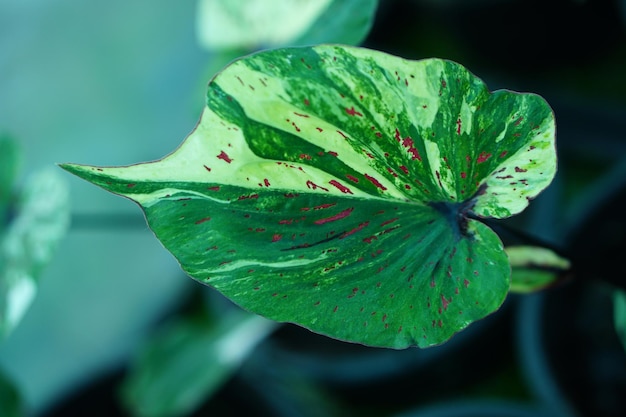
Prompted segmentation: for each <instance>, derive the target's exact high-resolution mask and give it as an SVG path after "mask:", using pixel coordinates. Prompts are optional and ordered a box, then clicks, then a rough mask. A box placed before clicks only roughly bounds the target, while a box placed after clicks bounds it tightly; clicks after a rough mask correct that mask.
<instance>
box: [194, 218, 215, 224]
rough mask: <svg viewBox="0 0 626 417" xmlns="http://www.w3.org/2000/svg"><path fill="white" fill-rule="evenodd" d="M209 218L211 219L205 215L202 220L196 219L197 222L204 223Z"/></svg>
mask: <svg viewBox="0 0 626 417" xmlns="http://www.w3.org/2000/svg"><path fill="white" fill-rule="evenodd" d="M209 220H211V218H210V217H204V218H202V219H200V220H196V224H201V223H204V222H208V221H209Z"/></svg>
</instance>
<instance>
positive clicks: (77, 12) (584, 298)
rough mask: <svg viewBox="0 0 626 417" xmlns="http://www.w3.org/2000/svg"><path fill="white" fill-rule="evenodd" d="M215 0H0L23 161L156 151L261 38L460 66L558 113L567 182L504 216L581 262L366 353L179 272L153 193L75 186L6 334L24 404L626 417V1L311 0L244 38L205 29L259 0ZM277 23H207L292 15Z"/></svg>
mask: <svg viewBox="0 0 626 417" xmlns="http://www.w3.org/2000/svg"><path fill="white" fill-rule="evenodd" d="M210 3H211V2H209V1H201V2H182V3H175V4H168V3H162V4H159V5H158V6H157V5H154V3H153V2H150V1H148V0H134V1H121V0H113V1H111V2H108V3H106V4H98V5H95V4H93V3H88V2H87V3H85V2H78V1H75V0H55V1H52V2H43V1H31V2H4V3H0V126H4V127H6V128H7V129H8V130H9V131H11V132H14V134H15V137H16V138H19V140H20V145H21V146H20V148H21V149H23V150H24V152H23V160H24V163H23V166H27V167H31V166H34V167H38V166H45V165H48V166H52V165H53V164H54V163H57V162H64V161H85V162H86V163H90V164H94V165H106V164H111V163H115V164H118V163H131V162H135V161H137V160H152V159H155V158H158V157H160V156H161V155H163V154H165V153H166V152H167V151H168V150H169V149H170V148H171V145H172V142H171V141H172V138H181V139H182V138H183V137H184V136H185V135H186V134H187V133H188V131H189V127H190V126H193V123H195V121H196V120H197V118H198V116H199V111H200V109H201V108H202V102H203V98H204V91H205V87H204V85H206V81H207V80H208V79H209V78H210V77H211V76H212V75H214V74H215V73H216V72H217V71H218V70H219V69H221V68H223V67H224V65H226V64H227V63H228V62H229V61H230V60H232V59H234V58H236V57H239V56H241V55H244V54H246V53H249V52H252V51H253V50H257V49H259V48H265V47H273V46H286V45H300V44H302V45H304V44H313V43H321V42H340V43H348V44H362V45H364V46H368V47H371V48H374V49H379V50H382V51H385V52H389V53H393V54H396V55H400V56H403V57H406V58H412V59H418V58H427V57H431V56H437V57H442V58H449V59H453V60H455V61H457V62H461V63H463V64H464V65H465V66H466V67H468V68H470V69H471V70H472V71H473V72H475V73H477V74H480V75H481V76H482V77H483V78H484V79H485V81H486V82H487V84H488V85H489V86H490V87H491V88H492V89H495V88H501V87H507V88H513V89H515V90H518V91H533V92H537V93H539V94H541V95H542V96H543V97H545V98H546V99H547V101H548V102H549V103H550V104H551V105H552V107H553V108H554V110H555V114H556V119H557V135H558V140H557V143H558V147H559V158H560V160H559V169H560V171H559V173H558V175H557V179H556V181H555V182H554V184H553V185H552V186H551V187H550V188H549V189H548V190H547V192H545V193H544V194H543V195H542V196H541V197H540V198H539V199H537V200H536V201H535V202H534V204H533V206H532V207H531V208H530V210H529V211H528V212H527V213H525V214H524V215H523V216H521V217H520V218H515V219H511V221H507V222H506V226H507V227H508V228H512V229H516V230H521V231H523V232H525V233H526V234H528V235H533V236H537V237H539V238H540V239H541V240H542V241H544V242H549V243H551V244H553V245H554V246H555V247H558V248H559V249H560V252H564V253H566V254H567V255H568V258H569V259H570V260H571V261H572V264H573V267H574V274H573V276H572V277H570V282H566V283H564V284H563V285H560V286H556V287H555V288H551V289H547V290H544V291H543V292H541V293H538V294H533V295H524V296H521V297H515V296H513V297H510V298H509V300H508V301H507V302H506V303H505V305H504V306H503V308H502V309H501V310H500V311H499V312H498V313H497V314H496V315H494V316H492V317H489V318H487V319H485V320H484V321H483V322H480V323H477V324H476V326H475V327H473V328H472V329H470V330H468V331H467V333H466V332H464V333H462V334H459V335H457V336H455V338H454V339H453V340H452V341H451V342H449V343H447V344H445V345H443V346H440V347H436V348H431V349H427V350H405V351H387V350H380V349H368V348H364V347H362V346H357V345H347V344H342V343H340V342H334V341H331V340H328V339H325V338H320V337H316V336H315V335H312V334H310V333H308V332H306V331H302V330H300V329H297V328H294V327H293V326H290V325H284V326H280V327H276V326H275V325H274V324H270V323H267V322H266V321H263V320H262V319H258V318H256V317H253V316H252V317H251V316H249V315H246V314H243V313H240V312H239V311H238V310H237V309H235V308H233V307H232V306H231V304H230V303H229V302H228V301H225V300H224V299H223V298H221V297H219V296H218V295H216V294H215V293H213V292H211V291H210V290H207V289H205V288H198V287H199V286H197V285H194V284H193V282H191V280H190V279H184V278H183V277H181V274H180V272H179V269H178V265H176V263H175V262H174V261H173V260H172V259H171V257H170V256H169V254H167V252H166V251H165V250H164V249H163V248H161V247H160V246H159V245H158V243H156V242H155V239H154V237H153V235H152V234H151V233H150V231H149V230H148V229H147V228H146V226H145V223H144V219H143V218H142V217H141V215H139V214H138V213H137V212H136V210H135V207H129V206H131V205H129V204H127V202H124V201H119V200H121V199H118V198H116V197H114V196H108V195H106V193H102V192H101V191H100V190H98V189H96V188H95V187H90V186H89V185H88V184H83V183H81V182H80V181H77V180H74V179H69V180H68V182H70V185H71V187H72V195H71V211H72V227H71V229H70V231H69V234H68V235H67V237H66V238H65V239H64V240H63V241H62V242H61V244H60V246H59V248H58V253H57V255H56V256H55V257H53V259H52V260H51V261H50V264H49V265H48V267H47V268H46V269H44V270H43V272H42V273H41V278H42V279H41V281H40V285H39V288H38V296H37V297H36V298H35V300H34V302H33V304H32V306H31V308H30V309H28V311H27V313H26V314H25V315H24V317H23V320H22V321H21V323H20V324H19V325H18V326H17V327H16V328H15V329H14V331H13V332H12V334H10V335H9V337H8V338H7V339H6V340H5V341H4V342H2V343H0V366H1V367H2V369H3V370H4V372H5V374H6V379H7V380H9V381H11V383H10V384H8V385H7V384H6V383H4V382H0V404H1V405H2V406H5V407H13V409H14V411H7V415H10V414H8V413H9V412H13V413H14V414H15V415H18V414H17V413H18V411H17V410H15V407H18V404H19V403H20V402H23V403H24V405H25V407H24V408H25V409H26V410H27V414H29V415H41V416H56V415H62V416H71V415H85V414H89V415H97V413H98V412H100V413H102V414H101V415H107V416H113V415H128V414H130V415H176V414H179V415H180V413H183V414H190V415H233V414H235V415H239V414H248V415H273V416H275V415H279V416H292V415H303V416H309V415H324V416H329V415H342V416H345V415H372V416H391V415H403V416H434V415H439V416H473V415H480V416H489V415H499V416H506V415H516V416H519V415H534V416H541V415H550V416H559V415H561V416H574V415H594V416H619V415H622V414H623V411H624V408H625V407H626V405H625V403H624V398H623V392H624V391H625V390H626V359H625V356H626V355H624V346H622V345H620V338H619V337H618V334H619V335H621V340H622V342H623V341H624V333H625V331H626V330H625V328H626V309H625V308H624V297H623V291H624V289H625V287H626V285H625V284H624V278H623V273H622V272H621V271H623V266H622V263H621V254H623V252H624V249H625V247H626V225H625V221H624V218H623V207H624V204H626V162H625V161H626V138H625V137H624V133H623V132H624V131H626V124H625V123H626V121H625V119H624V117H623V115H624V114H625V112H626V80H625V79H624V77H623V73H624V69H625V68H626V42H625V40H626V35H625V30H624V26H625V22H624V17H625V11H626V7H625V5H624V2H623V1H618V0H614V1H594V0H588V1H583V2H580V1H573V0H571V1H568V0H562V1H558V2H553V3H550V4H546V3H545V2H541V1H538V0H500V1H488V2H486V1H479V0H476V1H471V2H467V1H454V0H449V1H426V0H421V1H420V0H413V1H409V0H397V1H393V0H384V1H381V2H380V4H377V2H360V1H343V2H342V1H338V0H337V1H332V2H319V4H317V6H316V7H311V8H306V7H299V6H295V7H296V10H299V11H304V10H307V11H309V12H311V15H310V16H309V17H307V18H305V17H304V16H302V17H299V18H298V20H297V21H298V22H301V23H300V24H302V25H303V26H304V25H305V24H304V23H302V22H309V23H310V26H309V27H308V29H307V30H306V31H303V30H295V29H293V30H292V31H286V32H281V31H277V30H276V29H278V26H279V25H278V24H276V25H273V26H272V27H271V29H272V31H273V33H274V35H272V36H267V37H264V36H263V35H262V34H259V33H258V32H254V31H252V30H250V31H248V29H250V26H251V27H253V28H254V30H255V31H256V30H261V31H262V29H263V27H267V25H266V24H258V23H257V24H254V23H252V24H250V23H249V24H248V26H249V27H247V28H245V30H243V31H244V32H245V33H254V34H255V35H254V36H253V37H251V36H248V37H244V38H245V39H244V42H243V43H240V44H238V45H235V44H232V43H231V44H222V45H220V44H219V43H216V42H214V41H211V40H210V39H211V36H215V31H206V32H205V31H203V30H201V29H200V28H202V27H203V24H202V23H200V26H197V27H196V26H194V22H197V21H199V22H204V21H205V19H209V22H210V19H211V16H215V15H216V14H218V13H229V14H230V15H231V16H236V15H237V13H238V11H241V9H239V8H238V7H239V5H240V4H241V2H234V1H233V2H229V1H227V0H226V1H224V2H217V1H216V2H213V4H210ZM256 3H257V4H265V5H273V4H275V3H276V2H272V1H265V2H261V1H259V2H256ZM296 3H298V2H294V3H293V4H296ZM322 3H324V5H325V6H326V8H323V7H321V6H320V4H322ZM248 4H251V3H248ZM220 7H221V11H219V12H216V11H215V8H217V9H218V10H220ZM258 7H259V6H251V7H250V9H249V11H253V10H260V9H259V8H258ZM212 8H213V9H212ZM211 10H213V11H211ZM267 10H268V11H269V10H271V8H270V7H268V8H267ZM282 10H284V11H285V12H286V11H287V10H290V9H289V8H287V7H285V8H282ZM206 13H208V16H207V15H206ZM256 13H257V12H255V14H256ZM357 13H358V14H357ZM269 15H270V16H271V17H269V18H268V17H263V18H261V17H259V18H258V20H256V19H255V17H252V18H250V17H245V18H243V17H242V18H234V20H233V19H227V18H226V17H224V18H220V19H218V20H217V23H208V24H205V25H204V27H205V28H206V27H207V25H210V26H211V27H214V26H216V25H221V24H227V22H229V21H230V22H233V21H234V22H237V21H247V22H267V21H269V22H271V23H272V24H274V23H275V22H278V18H279V16H281V14H280V13H277V12H271V13H270V14H269ZM248 16H249V15H248ZM357 16H359V17H358V18H357ZM238 19H241V20H238ZM293 21H294V22H295V21H296V20H295V19H294V20H293ZM354 22H356V23H355V24H354V25H351V23H354ZM555 22H558V23H559V24H555ZM274 26H276V27H274ZM217 27H219V26H217ZM351 27H352V29H350V28H351ZM296 29H297V28H296ZM344 29H346V30H345V31H344ZM370 29H371V30H370ZM228 30H230V29H228ZM218 32H219V31H218ZM224 32H225V33H226V29H224ZM277 32H278V33H279V35H275V34H276V33H277ZM207 36H208V37H209V40H208V41H207ZM250 39H252V40H254V39H257V40H258V41H257V42H250ZM276 39H278V40H276ZM203 48H204V49H203ZM206 48H208V49H206ZM207 67H208V69H207ZM4 154H5V153H4V152H3V155H4ZM7 154H8V153H7ZM4 166H5V165H2V166H0V172H3V171H2V169H4V168H3V167H4ZM6 166H10V164H9V165H6ZM0 175H4V174H0ZM17 183H20V182H19V181H18V182H17ZM2 185H3V186H4V185H5V182H4V181H3V182H2ZM19 188H20V187H18V188H17V189H19ZM2 190H5V188H3V189H2ZM3 192H4V191H3ZM10 217H11V216H10ZM13 220H16V218H14V217H13ZM5 224H8V223H5ZM5 233H8V231H7V230H6V229H5ZM499 233H500V232H499ZM5 236H7V235H6V234H5ZM501 236H503V239H504V240H505V243H508V244H520V243H525V242H519V241H518V240H517V239H518V238H517V237H516V236H515V235H506V232H504V231H503V232H502V233H501ZM531 272H532V271H531ZM614 303H615V304H614ZM615 326H618V332H616V331H615ZM233 346H236V347H241V349H240V350H234V351H233V355H232V356H225V353H226V352H229V351H230V350H231V349H234V348H233ZM134 352H138V353H134ZM564 352H567V353H568V354H567V355H565V354H564ZM133 355H135V359H132V360H131V357H132V356H133ZM220 358H221V359H220ZM205 367H206V368H205ZM0 379H1V380H4V378H0ZM13 385H14V386H13ZM15 387H17V388H15ZM120 387H122V394H121V395H120V394H119V390H120ZM18 391H19V393H20V395H21V396H22V399H21V400H20V399H18V394H17V392H18ZM168 395H169V398H168ZM120 398H122V399H120ZM155 398H156V399H158V400H159V401H156V400H155ZM121 404H124V406H121ZM6 409H8V408H6ZM193 409H195V410H196V411H195V413H193V412H191V411H189V410H193ZM0 410H2V411H0V413H2V412H3V411H4V410H3V409H2V407H0ZM2 415H5V414H2Z"/></svg>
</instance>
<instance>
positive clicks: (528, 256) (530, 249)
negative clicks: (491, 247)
mask: <svg viewBox="0 0 626 417" xmlns="http://www.w3.org/2000/svg"><path fill="white" fill-rule="evenodd" d="M505 250H506V253H507V254H508V255H509V262H511V268H512V273H511V292H516V293H530V292H533V291H539V290H541V289H544V288H546V287H548V286H549V285H551V284H553V283H554V282H556V281H557V280H558V279H559V278H561V277H562V275H563V274H564V273H566V272H567V271H569V269H570V267H571V265H570V262H569V261H568V260H567V259H565V258H562V257H560V256H559V255H557V254H556V253H554V251H552V250H550V249H547V248H543V247H538V246H508V247H506V248H505Z"/></svg>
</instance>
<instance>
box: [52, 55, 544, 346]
mask: <svg viewBox="0 0 626 417" xmlns="http://www.w3.org/2000/svg"><path fill="white" fill-rule="evenodd" d="M554 130H555V127H554V118H553V114H552V111H551V110H550V108H549V106H548V105H547V103H546V102H545V101H544V100H543V99H542V98H540V97H539V96H536V95H533V94H518V93H513V92H510V91H496V92H493V93H490V92H489V91H488V90H487V88H486V86H485V85H484V83H483V82H482V81H481V80H479V79H478V78H476V77H475V76H473V75H472V74H471V73H470V72H469V71H467V70H466V69H465V68H464V67H462V66H461V65H459V64H456V63H454V62H450V61H446V60H440V59H428V60H421V61H409V60H404V59H401V58H398V57H394V56H391V55H387V54H384V53H381V52H377V51H372V50H367V49H362V48H356V47H347V46H339V45H320V46H316V47H305V48H287V49H277V50H271V51H265V52H261V53H258V54H254V55H250V56H247V57H245V58H242V59H240V60H238V61H235V62H234V63H232V64H231V65H230V66H228V67H227V68H226V69H225V70H224V71H223V72H222V73H220V74H219V75H217V76H216V77H215V79H213V80H212V81H211V83H210V84H209V89H208V95H207V107H206V108H205V110H204V113H203V115H202V118H201V120H200V122H199V124H198V125H197V127H196V129H195V130H194V131H193V132H192V133H191V135H190V136H189V137H188V138H187V139H186V140H185V142H184V143H183V144H182V145H181V146H180V147H179V148H178V149H177V150H176V151H175V152H174V153H172V154H171V155H169V156H167V157H165V158H164V159H162V160H159V161H155V162H151V163H144V164H139V165H133V166H128V167H117V168H97V167H89V166H82V165H73V164H66V165H63V167H64V168H65V169H67V170H68V171H70V172H73V173H75V174H76V175H79V176H80V177H82V178H84V179H86V180H88V181H91V182H93V183H95V184H97V185H100V186H102V187H103V188H105V189H107V190H109V191H111V192H114V193H117V194H120V195H123V196H126V197H128V198H130V199H132V200H134V201H136V202H137V203H139V204H140V205H141V207H142V208H143V210H144V212H145V214H146V217H147V220H148V223H149V224H150V227H151V228H152V230H153V231H154V232H155V234H156V235H157V237H158V238H159V239H160V240H161V242H162V243H163V244H164V245H165V247H166V248H167V249H168V250H170V251H171V252H172V253H173V254H174V256H175V257H176V258H177V259H178V260H179V262H180V263H181V265H182V267H183V268H184V269H185V271H186V272H187V273H188V274H189V275H191V276H192V277H194V278H195V279H197V280H199V281H201V282H203V283H206V284H208V285H210V286H213V287H214V288H216V289H218V290H219V291H221V292H222V293H224V294H225V295H226V296H228V297H230V298H231V299H232V300H234V301H235V302H236V303H238V304H239V305H241V306H242V307H243V308H245V309H248V310H250V311H253V312H256V313H259V314H261V315H264V316H266V317H269V318H271V319H274V320H278V321H288V322H295V323H297V324H300V325H302V326H305V327H307V328H309V329H311V330H313V331H316V332H319V333H322V334H326V335H329V336H332V337H335V338H339V339H343V340H348V341H354V342H359V343H363V344H367V345H374V346H387V347H394V348H404V347H407V346H411V345H418V346H422V347H425V346H431V345H435V344H439V343H442V342H444V341H446V340H447V339H448V338H450V337H451V336H452V335H453V334H454V333H455V332H457V331H459V330H461V329H463V328H464V327H466V326H467V325H468V324H470V323H471V322H473V321H475V320H478V319H480V318H482V317H484V316H486V315H487V314H489V313H491V312H493V311H494V310H496V309H497V308H498V307H499V306H500V305H501V303H502V302H503V300H504V298H505V296H506V294H507V292H508V289H509V278H510V266H509V262H508V259H507V255H506V253H505V252H504V249H503V247H502V244H501V242H500V240H499V238H498V237H497V235H496V234H495V233H494V232H493V231H492V230H491V229H489V228H488V227H487V226H485V225H484V224H483V223H481V222H480V221H478V220H476V219H474V218H479V217H494V218H503V217H507V216H510V215H513V214H516V213H518V212H520V211H521V210H523V209H524V208H525V207H526V206H527V204H528V200H529V199H531V198H533V197H535V196H536V195H537V194H538V193H539V192H540V191H541V190H542V189H544V188H545V187H546V186H547V185H548V184H549V183H550V181H551V180H552V178H553V176H554V174H555V170H556V155H555V144H554ZM470 217H471V218H470Z"/></svg>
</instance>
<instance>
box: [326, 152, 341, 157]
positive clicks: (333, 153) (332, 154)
mask: <svg viewBox="0 0 626 417" xmlns="http://www.w3.org/2000/svg"><path fill="white" fill-rule="evenodd" d="M328 155H330V156H337V155H339V154H338V153H337V152H335V151H328Z"/></svg>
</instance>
